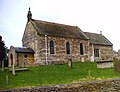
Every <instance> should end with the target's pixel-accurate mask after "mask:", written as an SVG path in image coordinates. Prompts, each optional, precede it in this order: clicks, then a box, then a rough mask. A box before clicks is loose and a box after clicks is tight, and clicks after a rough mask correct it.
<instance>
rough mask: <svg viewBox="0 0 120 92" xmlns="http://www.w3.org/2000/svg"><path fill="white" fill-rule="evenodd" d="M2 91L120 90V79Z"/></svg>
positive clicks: (108, 91)
mask: <svg viewBox="0 0 120 92" xmlns="http://www.w3.org/2000/svg"><path fill="white" fill-rule="evenodd" d="M1 92H120V79H111V80H103V81H94V82H85V83H76V84H64V85H56V86H44V87H33V88H30V87H29V88H19V89H10V90H4V91H1Z"/></svg>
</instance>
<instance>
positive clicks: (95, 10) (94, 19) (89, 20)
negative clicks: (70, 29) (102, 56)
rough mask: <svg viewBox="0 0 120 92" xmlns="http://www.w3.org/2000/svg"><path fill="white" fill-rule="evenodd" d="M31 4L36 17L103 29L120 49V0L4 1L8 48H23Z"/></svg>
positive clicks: (2, 25) (2, 28)
mask: <svg viewBox="0 0 120 92" xmlns="http://www.w3.org/2000/svg"><path fill="white" fill-rule="evenodd" d="M29 7H30V8H31V12H32V18H33V19H37V20H44V21H50V22H57V23H61V24H67V25H73V26H78V27H79V28H81V29H82V30H83V31H85V32H93V33H100V31H102V34H103V35H104V36H106V37H107V38H108V39H109V40H110V41H111V42H112V43H113V48H114V50H116V51H118V49H120V0H0V35H1V36H2V37H3V40H4V41H5V44H6V46H7V47H8V48H9V47H10V46H11V45H13V46H17V47H22V41H21V40H22V36H23V32H24V30H25V26H26V23H27V12H28V8H29Z"/></svg>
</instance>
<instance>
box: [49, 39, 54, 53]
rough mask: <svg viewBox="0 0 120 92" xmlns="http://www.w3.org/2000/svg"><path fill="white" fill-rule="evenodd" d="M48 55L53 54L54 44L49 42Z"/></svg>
mask: <svg viewBox="0 0 120 92" xmlns="http://www.w3.org/2000/svg"><path fill="white" fill-rule="evenodd" d="M50 54H54V42H53V41H52V40H51V41H50Z"/></svg>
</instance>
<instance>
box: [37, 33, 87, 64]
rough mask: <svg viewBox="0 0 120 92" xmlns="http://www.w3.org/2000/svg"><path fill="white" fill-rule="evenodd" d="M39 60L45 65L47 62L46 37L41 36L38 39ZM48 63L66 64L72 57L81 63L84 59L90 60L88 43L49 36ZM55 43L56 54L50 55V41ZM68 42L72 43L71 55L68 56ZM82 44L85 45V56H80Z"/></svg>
mask: <svg viewBox="0 0 120 92" xmlns="http://www.w3.org/2000/svg"><path fill="white" fill-rule="evenodd" d="M37 39H38V45H37V46H38V58H39V60H41V61H42V62H43V63H44V62H45V60H46V46H45V36H42V35H40V36H39V37H38V38H37ZM46 39H47V61H48V62H49V63H53V62H58V63H59V62H65V61H67V57H68V56H69V57H71V58H72V59H73V60H74V61H81V58H82V57H84V59H85V60H88V48H89V47H88V41H87V40H81V39H74V38H63V37H55V36H54V37H53V36H47V37H46ZM51 40H52V41H53V42H54V51H55V53H54V54H50V41H51ZM66 42H69V43H70V54H66ZM80 43H82V44H83V49H84V55H81V54H80Z"/></svg>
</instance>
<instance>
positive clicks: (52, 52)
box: [9, 8, 113, 66]
mask: <svg viewBox="0 0 120 92" xmlns="http://www.w3.org/2000/svg"><path fill="white" fill-rule="evenodd" d="M27 18H28V21H27V24H26V27H25V31H24V34H23V38H22V44H23V47H13V46H11V47H10V51H9V66H12V65H13V64H14V65H15V66H34V65H48V64H63V63H65V62H67V61H68V60H69V59H72V61H74V62H75V61H81V62H84V61H92V62H94V61H106V62H107V61H112V58H113V44H112V43H111V42H110V41H109V40H108V39H107V38H106V37H105V36H103V35H102V34H96V33H89V32H83V31H82V30H81V29H80V28H79V27H77V26H71V25H65V24H59V23H54V22H48V21H41V20H36V19H33V18H32V13H31V11H30V8H29V11H28V15H27Z"/></svg>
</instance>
